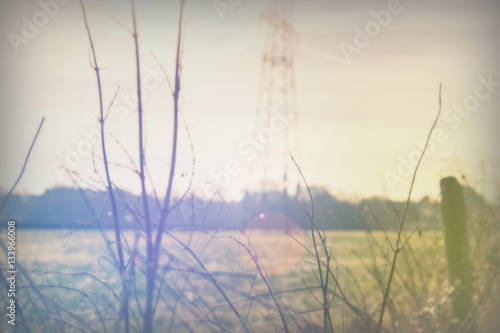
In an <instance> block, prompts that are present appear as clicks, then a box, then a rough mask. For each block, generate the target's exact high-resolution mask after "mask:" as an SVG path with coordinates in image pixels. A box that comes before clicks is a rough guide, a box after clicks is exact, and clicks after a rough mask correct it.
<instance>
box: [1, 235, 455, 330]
mask: <svg viewBox="0 0 500 333" xmlns="http://www.w3.org/2000/svg"><path fill="white" fill-rule="evenodd" d="M173 235H174V237H176V239H177V240H179V241H181V242H183V243H184V244H185V245H188V244H189V245H190V249H191V250H192V251H193V252H194V253H196V255H197V257H198V258H199V259H200V261H201V263H202V264H203V266H201V265H200V262H197V261H196V260H195V259H194V257H193V256H191V254H190V253H189V251H186V250H185V248H184V247H183V246H181V245H179V243H178V242H177V241H175V240H173V239H171V238H167V239H165V241H164V244H163V245H164V248H165V249H166V250H167V251H168V252H164V253H163V255H162V257H161V260H160V262H161V274H162V275H163V277H164V278H163V279H162V283H163V284H164V285H163V286H162V288H161V289H162V290H163V292H162V293H161V296H160V297H159V300H158V305H157V306H158V310H157V314H156V316H155V323H156V327H157V328H158V331H160V328H161V329H162V330H166V329H168V328H171V329H173V331H179V330H180V331H184V330H188V329H187V327H190V328H194V329H195V331H219V330H218V328H217V327H216V326H215V325H212V324H211V321H219V322H222V323H224V327H225V328H226V329H228V330H229V331H238V330H240V329H241V325H240V324H239V323H238V320H237V319H236V317H235V316H234V314H233V313H231V311H230V310H229V306H228V303H227V302H226V301H225V299H224V298H223V297H222V296H221V294H220V292H219V291H218V290H217V289H216V288H214V285H213V283H212V282H211V278H212V277H213V278H215V279H216V280H217V281H218V283H219V284H220V286H221V287H222V288H223V290H224V292H225V294H226V295H227V297H228V298H229V299H230V300H231V303H232V304H233V305H234V306H235V308H236V309H238V312H240V313H242V314H243V315H244V316H245V317H246V318H245V320H246V322H247V323H248V324H249V325H250V326H251V327H252V329H253V330H255V331H259V332H262V331H269V332H271V331H276V330H279V326H280V318H279V316H278V314H277V311H276V310H277V308H276V305H275V302H274V301H273V300H272V296H271V294H270V292H269V287H268V286H267V285H266V283H265V281H264V279H263V278H262V276H260V275H259V273H258V271H257V270H256V269H255V262H254V260H253V259H252V257H251V256H250V255H249V254H248V251H250V252H251V253H254V254H257V257H258V262H259V264H260V265H261V267H263V268H264V269H263V270H262V271H263V272H264V276H265V277H266V281H267V282H268V283H269V284H270V287H271V288H272V291H273V294H274V296H277V297H278V298H279V301H278V304H280V306H281V310H282V311H283V313H284V314H285V316H286V320H287V322H288V323H289V325H290V330H291V331H293V330H297V331H300V330H303V329H305V327H306V326H305V325H306V324H305V323H306V322H307V323H309V324H308V325H309V326H308V328H307V329H309V330H313V329H314V327H316V328H318V327H321V326H322V308H321V305H320V304H319V302H318V300H317V298H320V297H322V296H321V293H320V290H318V288H317V286H319V285H320V281H319V279H318V274H317V266H316V262H315V259H314V257H313V256H312V255H311V253H309V251H312V248H313V246H312V240H311V235H310V233H308V232H303V231H299V232H296V233H292V234H291V235H287V234H285V233H282V232H279V231H267V232H262V230H260V231H259V232H257V231H256V232H254V233H252V235H251V236H250V237H249V239H250V241H248V239H247V238H245V237H243V235H242V234H241V233H240V232H236V231H224V232H220V233H218V234H212V235H209V234H208V233H204V232H195V233H188V232H174V233H173ZM325 235H326V239H327V246H328V247H329V248H330V249H331V251H332V253H333V257H334V258H335V261H334V262H332V263H331V267H332V270H333V272H335V275H336V278H337V279H338V285H335V284H334V283H333V282H332V283H331V284H330V286H331V289H332V293H333V294H337V295H339V293H340V290H339V289H342V291H343V293H344V295H345V298H346V300H347V301H349V302H350V304H351V305H352V306H354V307H356V308H358V309H360V310H361V311H362V312H363V313H365V314H368V315H369V316H371V317H373V319H375V318H376V314H377V313H378V312H379V309H380V303H381V299H382V293H381V291H380V288H379V286H378V283H379V282H381V281H383V280H384V279H386V276H387V274H388V268H389V267H388V265H387V264H386V262H387V261H386V259H385V258H384V253H386V254H387V255H390V250H389V248H388V245H387V243H386V241H385V237H384V234H383V233H382V232H373V233H371V235H368V234H367V233H366V232H362V231H327V232H326V233H325ZM106 236H107V237H108V238H109V239H113V238H112V236H113V235H112V233H111V232H106ZM247 236H248V235H247ZM388 236H389V238H393V237H395V234H394V233H389V234H388ZM125 239H127V242H128V243H129V244H132V243H133V242H134V233H133V232H131V231H126V232H125ZM409 245H410V246H409V247H406V248H405V250H404V251H403V252H402V256H401V257H400V263H399V265H398V269H397V272H396V277H395V281H394V285H393V287H392V288H393V289H392V293H391V304H390V307H391V309H392V310H391V311H390V315H388V316H387V323H385V324H386V325H385V326H386V327H387V328H388V329H393V330H394V331H403V332H411V331H418V329H419V328H421V326H422V321H421V320H420V321H419V320H418V319H417V318H418V315H417V313H419V312H421V311H422V310H424V308H426V307H429V306H432V305H433V304H434V305H435V304H436V302H437V301H438V300H440V299H442V300H443V302H442V304H441V305H440V306H439V309H438V310H436V309H437V308H436V309H435V310H436V311H435V318H432V320H431V321H429V323H427V324H426V325H434V326H433V327H435V328H436V329H437V328H438V327H439V323H440V320H443V318H446V317H447V316H448V315H447V312H448V311H449V302H448V301H447V300H446V298H447V297H448V296H449V293H450V291H449V289H448V286H447V271H446V260H445V254H444V241H443V237H442V233H441V232H440V231H424V232H423V234H422V235H421V236H420V237H419V236H418V235H415V236H414V237H413V238H412V240H411V242H410V243H409ZM138 248H139V249H144V245H143V244H141V243H139V246H138ZM106 253H107V250H106V244H105V242H104V241H103V238H102V236H101V234H100V233H99V231H77V232H74V233H71V232H68V231H63V230H50V231H47V230H19V232H18V261H19V262H21V263H22V264H23V265H24V267H25V268H26V269H28V270H33V271H34V272H37V273H41V274H40V275H38V274H35V273H31V276H32V278H33V280H34V281H35V282H36V284H37V285H39V286H41V287H40V288H39V290H40V291H42V293H43V294H44V295H46V296H47V298H48V299H50V302H51V303H53V304H54V305H55V306H56V308H57V309H58V311H66V310H68V311H73V312H74V313H76V314H77V315H78V316H79V318H71V319H67V320H68V321H69V322H72V323H73V324H74V325H75V331H80V329H76V327H79V322H80V321H83V322H85V321H89V322H91V323H93V324H92V325H91V327H92V328H93V329H95V330H96V331H104V327H106V329H107V330H108V331H110V330H113V326H114V319H115V318H116V316H117V313H118V311H119V302H117V301H116V299H114V298H116V297H119V296H118V295H114V290H119V286H120V284H119V277H118V276H117V273H116V270H115V269H114V268H113V267H112V266H111V264H110V263H109V262H108V260H107V258H109V254H107V255H104V254H106ZM254 258H255V257H254ZM3 259H4V258H2V262H3V261H4V260H3ZM143 261H144V253H141V252H140V251H139V253H137V254H136V258H135V260H134V261H133V262H134V264H135V265H137V267H139V272H140V271H141V269H140V267H143V265H144V262H143ZM67 273H69V274H73V275H67ZM78 273H84V274H78ZM266 273H267V274H266ZM130 278H131V280H133V282H134V283H133V284H132V287H131V288H132V289H133V290H132V292H131V293H132V295H133V297H136V298H137V299H136V300H137V303H135V304H143V300H142V299H141V297H143V295H144V290H143V289H144V284H145V283H144V276H141V274H140V273H136V276H135V277H130ZM23 286H24V287H27V285H26V284H25V283H24V284H23V283H21V284H19V285H18V288H19V299H20V302H21V299H22V297H23V296H22V295H23V289H22V288H23ZM62 286H64V288H63V287H62ZM77 290H79V291H81V292H79V291H77ZM25 301H26V300H25ZM3 302H4V301H3V299H2V303H3ZM32 303H33V304H32V305H33V306H30V305H29V304H28V305H26V306H25V309H26V311H25V313H24V316H25V317H30V316H33V318H34V319H35V318H36V320H43V321H44V322H45V324H46V326H45V327H40V328H39V329H40V331H41V332H49V331H50V330H51V329H53V328H54V325H56V324H55V321H54V320H51V319H50V316H48V314H46V310H43V309H40V308H38V307H37V306H34V305H35V303H36V300H34V301H32ZM4 305H5V304H2V309H4V308H5V307H4ZM132 310H133V313H134V315H133V317H135V318H136V319H133V320H132V322H133V321H134V320H137V321H138V323H140V321H141V318H140V313H141V311H142V310H141V309H138V308H135V309H134V308H132ZM438 312H439V313H438ZM173 313H175V316H174V315H173ZM45 315H46V316H47V317H46V318H45V319H43V318H42V319H40V318H41V317H43V316H45ZM331 315H332V319H333V321H334V327H335V328H336V330H337V331H346V332H356V331H358V330H359V327H361V326H359V325H361V323H360V318H359V316H357V315H356V314H355V313H354V311H353V310H352V309H351V307H350V306H347V305H346V304H345V302H343V301H342V298H341V297H339V298H338V299H335V298H334V299H332V300H331ZM101 318H102V322H101ZM174 318H175V320H173V319H174ZM29 321H30V320H29V319H28V322H29ZM2 325H3V326H2V327H3V328H5V321H3V322H2ZM391 325H396V326H394V327H392V328H391ZM138 326H139V327H140V325H138ZM422 332H425V330H423V331H422Z"/></svg>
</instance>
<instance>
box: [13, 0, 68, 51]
mask: <svg viewBox="0 0 500 333" xmlns="http://www.w3.org/2000/svg"><path fill="white" fill-rule="evenodd" d="M69 2H70V0H40V1H38V2H37V4H38V6H39V7H40V10H38V11H37V12H35V13H34V14H33V15H31V16H30V17H26V16H23V17H21V23H22V26H21V31H20V32H19V33H15V32H12V31H11V32H8V33H7V39H8V40H9V43H10V46H11V47H12V49H13V50H14V52H15V53H19V51H20V50H19V47H20V46H21V45H26V44H28V42H29V41H30V40H32V39H33V38H35V37H36V36H37V35H38V33H39V32H40V30H41V29H43V28H45V27H46V26H47V24H49V21H50V20H51V19H52V18H54V17H55V16H56V15H57V14H59V12H60V10H61V6H62V5H67V4H68V3H69Z"/></svg>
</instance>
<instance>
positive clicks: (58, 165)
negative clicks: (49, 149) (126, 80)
mask: <svg viewBox="0 0 500 333" xmlns="http://www.w3.org/2000/svg"><path fill="white" fill-rule="evenodd" d="M144 73H145V74H144V75H143V77H142V78H141V83H142V87H141V88H142V90H141V92H142V96H143V98H146V97H147V96H148V94H149V93H151V92H152V91H153V90H155V89H157V88H158V87H160V86H161V85H162V84H163V83H164V81H165V76H164V74H163V71H162V69H161V66H160V65H158V64H156V67H154V68H153V67H151V66H146V67H145V68H144ZM137 102H138V97H137V88H136V87H132V88H130V91H129V92H128V93H124V94H121V95H119V96H118V98H117V99H116V100H115V103H114V105H113V107H112V108H111V111H110V114H109V115H108V117H107V118H106V119H105V121H104V128H105V130H106V132H108V133H112V132H113V131H114V130H115V129H116V125H115V121H113V118H112V117H111V116H115V117H117V118H118V119H120V120H124V119H126V118H127V117H128V116H129V115H130V114H131V113H132V111H135V110H137ZM82 135H83V137H84V138H83V139H81V140H79V141H78V142H77V143H76V144H75V145H73V146H71V145H66V147H65V149H66V154H65V155H64V158H63V159H62V161H53V162H52V164H51V166H52V170H53V171H54V174H55V175H56V176H57V178H58V179H59V180H60V181H62V180H63V177H64V176H65V175H66V172H65V170H70V171H76V170H77V169H78V168H79V167H80V165H81V164H82V163H83V161H84V159H85V157H88V156H89V155H91V154H92V151H93V149H94V146H95V145H96V144H98V143H99V142H100V140H101V128H100V126H99V127H97V128H93V129H91V130H86V129H84V130H82Z"/></svg>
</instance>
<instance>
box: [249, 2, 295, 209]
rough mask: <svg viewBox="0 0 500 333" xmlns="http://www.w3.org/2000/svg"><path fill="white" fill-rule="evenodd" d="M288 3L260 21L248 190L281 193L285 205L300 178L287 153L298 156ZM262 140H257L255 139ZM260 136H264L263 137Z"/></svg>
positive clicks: (276, 6) (274, 6) (292, 36)
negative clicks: (255, 147)
mask: <svg viewBox="0 0 500 333" xmlns="http://www.w3.org/2000/svg"><path fill="white" fill-rule="evenodd" d="M292 11H293V1H290V0H276V1H274V2H273V4H272V6H271V7H270V9H269V10H268V11H267V12H265V13H263V14H262V16H261V18H262V22H263V23H264V28H265V32H264V33H265V37H264V38H265V44H264V52H263V56H262V63H261V74H260V75H261V77H260V84H259V93H258V102H257V111H256V117H255V132H256V133H257V139H260V141H259V143H260V144H262V146H263V148H262V151H261V152H260V154H258V156H257V157H256V158H255V160H254V161H253V163H252V165H251V166H250V178H251V186H253V187H254V188H255V186H256V185H257V186H258V188H257V189H256V190H257V191H258V192H260V193H262V194H263V195H264V197H262V198H261V199H260V201H261V206H262V210H266V208H265V201H266V197H265V194H266V193H269V192H271V191H273V192H282V193H283V196H284V199H285V201H288V197H289V195H290V194H292V193H294V192H295V194H297V193H298V190H299V188H298V184H299V181H298V180H299V177H298V172H297V170H296V169H295V168H293V169H292V167H293V163H292V160H291V158H290V153H291V154H293V155H294V157H295V158H296V159H297V158H298V154H299V139H298V114H297V101H296V92H295V67H294V65H295V64H294V55H295V51H296V46H297V34H296V32H295V30H294V28H293V26H292V23H291V17H292ZM259 134H262V136H259ZM264 134H265V135H264Z"/></svg>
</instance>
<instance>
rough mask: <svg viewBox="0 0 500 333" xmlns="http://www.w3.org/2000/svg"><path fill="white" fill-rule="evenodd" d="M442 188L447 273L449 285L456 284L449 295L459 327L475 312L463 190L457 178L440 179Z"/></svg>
mask: <svg viewBox="0 0 500 333" xmlns="http://www.w3.org/2000/svg"><path fill="white" fill-rule="evenodd" d="M440 185H441V189H442V191H443V192H442V199H441V214H442V215H443V222H444V238H445V244H446V259H447V262H448V274H449V280H450V284H452V285H455V291H454V292H453V293H452V295H451V296H450V297H451V300H452V312H453V317H455V318H457V319H458V320H459V324H463V323H464V321H465V319H466V318H467V315H469V313H470V311H471V309H472V306H473V303H472V297H473V294H474V293H473V289H472V266H471V262H470V258H469V238H468V235H467V217H466V209H465V199H464V190H463V188H462V186H461V185H460V184H459V183H458V181H457V179H456V178H455V177H447V178H443V179H441V184H440Z"/></svg>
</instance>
